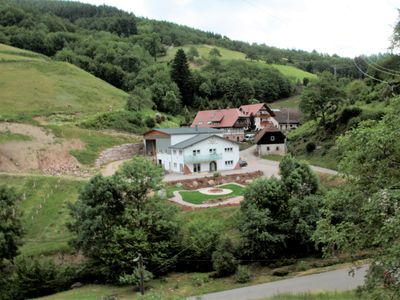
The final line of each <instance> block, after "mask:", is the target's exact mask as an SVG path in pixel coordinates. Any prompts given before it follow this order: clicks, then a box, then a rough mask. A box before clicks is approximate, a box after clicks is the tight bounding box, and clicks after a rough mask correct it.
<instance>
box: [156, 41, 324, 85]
mask: <svg viewBox="0 0 400 300" xmlns="http://www.w3.org/2000/svg"><path fill="white" fill-rule="evenodd" d="M192 46H193V47H195V48H196V49H197V51H198V52H199V56H200V58H201V59H202V60H204V61H208V59H209V52H210V50H211V49H212V48H217V49H218V50H219V52H220V53H221V59H223V60H245V59H246V54H244V53H242V52H238V51H232V50H229V49H226V48H222V47H214V46H210V45H184V46H182V47H172V48H169V49H168V51H167V55H166V56H164V57H162V58H160V60H161V61H170V60H171V59H173V58H174V56H175V54H176V52H177V51H178V49H180V48H182V49H183V50H184V51H185V52H187V51H188V50H189V48H190V47H192ZM250 63H253V64H257V65H258V66H261V67H273V68H275V69H278V70H279V71H280V72H281V73H282V74H283V75H284V76H287V77H291V78H294V79H295V80H303V78H304V77H308V78H315V77H316V75H315V74H311V73H309V72H305V71H303V70H300V69H297V68H295V67H292V66H288V65H277V64H270V65H269V64H266V63H265V62H263V61H252V62H250Z"/></svg>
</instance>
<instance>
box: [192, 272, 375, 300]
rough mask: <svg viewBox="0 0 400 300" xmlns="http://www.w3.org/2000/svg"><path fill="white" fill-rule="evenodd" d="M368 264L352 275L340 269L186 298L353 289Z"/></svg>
mask: <svg viewBox="0 0 400 300" xmlns="http://www.w3.org/2000/svg"><path fill="white" fill-rule="evenodd" d="M367 269H368V266H363V267H361V268H360V269H358V270H356V272H355V275H354V277H352V276H350V275H349V271H350V269H341V270H335V271H329V272H324V273H319V274H313V275H307V276H302V277H296V278H290V279H284V280H279V281H274V282H269V283H264V284H257V285H253V286H249V287H244V288H238V289H233V290H228V291H223V292H218V293H211V294H205V295H202V296H197V297H191V298H188V299H190V300H197V299H202V300H253V299H265V298H267V297H272V296H274V295H277V294H287V293H296V294H298V293H305V292H321V291H347V290H354V289H356V288H357V287H358V286H360V285H362V284H363V283H364V280H365V275H366V273H367Z"/></svg>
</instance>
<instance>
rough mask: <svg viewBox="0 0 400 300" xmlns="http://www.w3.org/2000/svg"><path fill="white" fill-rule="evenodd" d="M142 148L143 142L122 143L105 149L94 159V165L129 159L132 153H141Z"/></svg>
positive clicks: (98, 165)
mask: <svg viewBox="0 0 400 300" xmlns="http://www.w3.org/2000/svg"><path fill="white" fill-rule="evenodd" d="M143 149H144V146H143V143H137V144H123V145H119V146H115V147H112V148H109V149H106V150H104V151H102V152H101V153H100V155H99V157H98V158H97V159H96V163H95V166H96V167H97V168H99V167H101V166H103V165H106V164H108V163H110V162H113V161H117V160H123V159H129V158H131V157H132V156H134V155H140V154H143Z"/></svg>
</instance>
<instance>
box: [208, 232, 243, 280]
mask: <svg viewBox="0 0 400 300" xmlns="http://www.w3.org/2000/svg"><path fill="white" fill-rule="evenodd" d="M212 262H213V268H214V270H215V275H216V276H217V277H223V276H228V275H231V274H233V273H235V271H236V268H237V265H238V262H237V260H236V258H235V256H234V255H233V245H232V242H231V240H230V239H228V238H223V239H221V240H220V241H219V243H218V245H217V248H216V250H215V251H214V253H213V254H212Z"/></svg>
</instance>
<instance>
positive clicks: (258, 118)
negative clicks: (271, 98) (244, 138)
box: [239, 103, 275, 130]
mask: <svg viewBox="0 0 400 300" xmlns="http://www.w3.org/2000/svg"><path fill="white" fill-rule="evenodd" d="M239 110H240V111H241V112H242V113H243V114H244V115H246V116H248V117H249V118H250V116H253V117H254V125H255V129H256V130H260V129H263V128H264V127H266V126H268V125H270V124H272V120H271V118H272V117H274V116H275V114H274V112H273V111H272V110H271V109H270V108H269V106H268V105H266V104H265V103H256V104H247V105H242V106H241V107H239Z"/></svg>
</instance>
